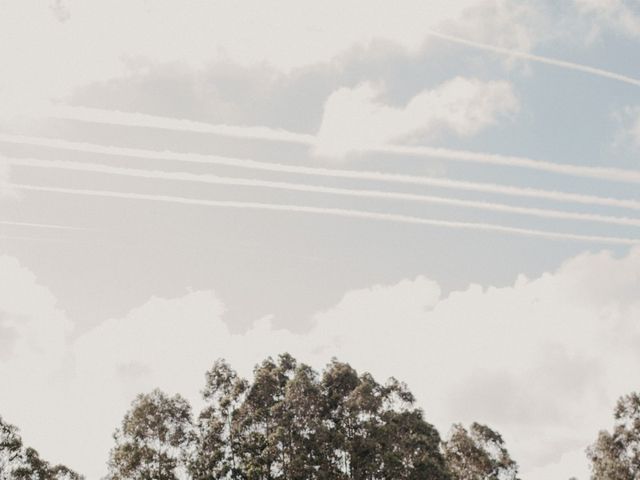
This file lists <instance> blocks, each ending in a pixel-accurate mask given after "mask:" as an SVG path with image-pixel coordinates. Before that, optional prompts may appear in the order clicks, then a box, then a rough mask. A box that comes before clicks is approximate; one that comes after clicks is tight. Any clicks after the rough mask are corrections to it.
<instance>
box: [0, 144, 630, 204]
mask: <svg viewBox="0 0 640 480" xmlns="http://www.w3.org/2000/svg"><path fill="white" fill-rule="evenodd" d="M0 142H5V143H14V144H21V145H30V146H38V147H47V148H56V149H64V150H70V151H75V152H84V153H95V154H100V155H109V156H124V157H132V158H140V159H146V160H171V161H176V162H186V163H198V164H208V165H225V166H230V167H236V168H244V169H251V170H260V171H270V172H279V173H294V174H301V175H310V176H320V177H330V178H347V179H353V180H370V181H378V182H395V183H404V184H413V185H426V186H430V187H438V188H447V189H454V190H465V191H475V192H483V193H492V194H500V195H510V196H519V197H527V198H537V199H545V200H553V201H561V202H574V203H581V204H586V205H602V206H608V207H619V208H629V209H633V210H640V201H637V200H630V199H617V198H609V197H599V196H595V195H583V194H577V193H567V192H558V191H552V190H542V189H535V188H522V187H514V186H509V185H497V184H491V183H479V182H468V181H460V180H449V179H446V178H436V177H425V176H417V175H405V174H396V173H384V172H375V171H362V170H343V169H335V168H320V167H305V166H298V165H284V164H279V163H270V162H260V161H256V160H250V159H241V158H233V157H222V156H218V155H203V154H197V153H179V152H171V151H166V150H165V151H156V150H143V149H138V148H123V147H113V146H104V145H97V144H93V143H80V142H70V141H67V140H59V139H51V138H43V137H30V136H22V135H6V134H0Z"/></svg>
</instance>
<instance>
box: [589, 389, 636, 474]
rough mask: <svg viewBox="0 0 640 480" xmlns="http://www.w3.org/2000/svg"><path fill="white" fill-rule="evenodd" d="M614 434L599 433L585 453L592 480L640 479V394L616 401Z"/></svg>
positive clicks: (633, 394)
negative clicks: (589, 461)
mask: <svg viewBox="0 0 640 480" xmlns="http://www.w3.org/2000/svg"><path fill="white" fill-rule="evenodd" d="M614 420H615V423H614V427H613V432H612V433H609V432H606V431H602V432H600V433H599V435H598V439H597V440H596V442H595V443H594V444H593V445H592V446H591V447H589V448H588V449H587V456H588V457H589V459H590V460H591V471H592V475H591V478H592V479H593V480H635V479H637V478H639V477H640V394H639V393H631V394H629V395H625V396H623V397H621V398H620V399H619V400H618V403H617V405H616V408H615V410H614Z"/></svg>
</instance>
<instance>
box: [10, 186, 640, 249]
mask: <svg viewBox="0 0 640 480" xmlns="http://www.w3.org/2000/svg"><path fill="white" fill-rule="evenodd" d="M11 185H12V186H13V187H14V188H19V189H22V190H30V191H39V192H51V193H62V194H70V195H86V196H94V197H108V198H122V199H130V200H147V201H156V202H165V203H176V204H184V205H201V206H208V207H218V208H235V209H243V210H246V209H248V210H270V211H281V212H294V213H310V214H317V215H331V216H338V217H347V218H362V219H369V220H378V221H387V222H394V223H406V224H415V225H429V226H434V227H444V228H455V229H464V230H480V231H490V232H500V233H509V234H514V235H521V236H526V237H541V238H549V239H558V240H575V241H582V242H592V243H607V244H617V245H638V244H640V239H633V238H621V237H605V236H597V235H579V234H573V233H560V232H552V231H546V230H534V229H528V228H518V227H509V226H505V225H499V224H492V223H471V222H457V221H448V220H438V219H432V218H423V217H413V216H408V215H398V214H393V213H380V212H368V211H363V210H351V209H342V208H324V207H309V206H302V205H291V204H278V203H260V202H240V201H224V200H200V199H193V198H185V197H175V196H168V195H148V194H140V193H127V192H114V191H106V190H88V189H71V188H58V187H43V186H38V185H26V184H11Z"/></svg>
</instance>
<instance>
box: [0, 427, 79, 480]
mask: <svg viewBox="0 0 640 480" xmlns="http://www.w3.org/2000/svg"><path fill="white" fill-rule="evenodd" d="M82 479H83V477H82V476H81V475H79V474H77V473H76V472H74V471H73V470H71V469H69V468H67V467H65V466H64V465H54V466H52V465H50V464H49V462H47V461H45V460H43V459H42V458H40V454H39V453H38V452H37V451H36V450H35V449H33V448H30V447H26V448H25V447H24V445H23V443H22V439H21V438H20V435H19V434H18V429H17V428H16V427H14V426H13V425H10V424H8V423H5V422H4V421H3V420H2V417H0V480H82Z"/></svg>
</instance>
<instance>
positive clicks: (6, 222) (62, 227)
mask: <svg viewBox="0 0 640 480" xmlns="http://www.w3.org/2000/svg"><path fill="white" fill-rule="evenodd" d="M0 225H10V226H14V227H32V228H51V229H56V230H85V229H84V228H82V227H70V226H67V225H55V224H51V223H30V222H14V221H11V220H0Z"/></svg>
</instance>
